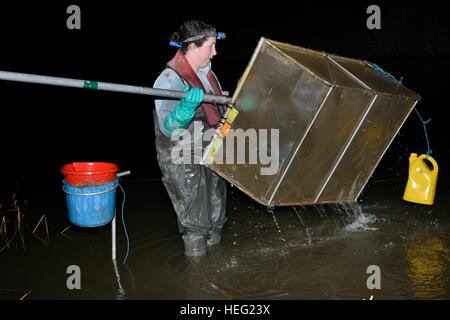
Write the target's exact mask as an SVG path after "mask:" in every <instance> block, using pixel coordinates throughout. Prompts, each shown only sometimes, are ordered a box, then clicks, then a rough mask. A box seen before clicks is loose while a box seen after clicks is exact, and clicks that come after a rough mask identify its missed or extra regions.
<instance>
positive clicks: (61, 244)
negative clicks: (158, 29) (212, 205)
mask: <svg viewBox="0 0 450 320" xmlns="http://www.w3.org/2000/svg"><path fill="white" fill-rule="evenodd" d="M122 185H123V187H124V189H125V190H126V205H125V221H126V226H127V229H128V235H129V238H130V251H129V254H128V258H127V263H126V265H124V264H123V263H122V260H123V259H124V257H125V254H126V249H127V242H126V238H125V234H124V232H123V227H122V224H121V220H120V219H118V225H117V228H118V232H117V255H118V260H117V264H116V265H115V264H113V262H112V260H111V226H110V225H108V226H105V227H102V228H95V229H82V228H76V227H74V226H71V227H70V228H68V229H67V230H66V231H64V232H63V233H61V232H62V231H63V230H64V229H66V228H67V227H69V226H70V223H69V221H68V219H67V210H66V207H65V205H66V204H65V198H64V197H65V195H64V193H63V192H62V191H61V189H60V186H59V185H56V184H54V185H52V186H51V187H44V188H40V189H39V188H38V189H33V190H34V193H33V196H32V198H31V199H30V200H29V202H28V206H29V208H31V209H29V210H28V211H27V214H26V215H25V217H24V219H23V221H22V223H23V225H22V233H23V238H24V242H22V241H21V240H20V237H19V236H18V235H17V234H16V238H15V239H14V240H13V241H12V242H11V246H10V248H5V249H4V250H3V251H2V252H0V268H1V272H0V298H2V299H20V298H23V299H358V300H361V299H369V298H370V297H371V296H372V298H373V299H449V298H450V281H449V270H448V266H449V262H450V215H449V210H448V199H449V197H448V196H449V194H448V192H447V191H446V190H448V189H445V188H441V192H439V193H438V195H437V197H436V203H435V205H434V206H422V205H416V204H413V203H407V202H404V201H402V199H401V195H402V192H403V188H404V181H401V180H398V179H397V180H396V179H393V180H389V179H388V180H371V183H369V185H368V187H367V188H366V190H365V191H364V193H363V195H362V196H361V198H360V199H359V202H358V203H356V204H339V205H322V206H305V207H277V208H275V210H274V211H273V212H271V211H268V210H267V208H265V207H263V206H260V205H259V204H257V203H255V202H254V201H253V200H251V199H250V198H249V197H248V196H246V195H245V194H243V193H242V192H240V191H239V190H238V189H236V188H231V187H229V195H230V196H229V201H228V209H227V214H228V222H227V224H226V226H225V228H224V230H223V240H222V243H221V244H220V245H218V246H216V247H212V248H211V250H209V251H208V254H207V256H205V257H201V258H197V259H192V258H186V257H185V256H184V255H183V245H182V241H181V238H180V236H179V235H178V234H177V226H176V220H175V214H174V212H173V211H172V208H171V204H170V201H169V198H168V196H167V195H166V193H165V190H164V188H163V187H162V184H161V183H160V182H159V181H128V182H127V181H123V182H122ZM117 198H118V202H117V203H118V209H120V204H121V199H122V196H121V194H120V192H119V191H118V196H117ZM19 203H21V202H19ZM23 205H25V204H23ZM6 208H7V203H5V202H4V206H3V208H2V210H6ZM23 210H25V209H23ZM118 212H120V211H118ZM43 214H45V215H46V217H47V222H48V226H49V236H50V241H49V242H48V243H46V234H45V228H44V225H43V224H42V225H40V226H39V227H38V229H37V230H36V231H35V235H37V236H39V237H40V238H41V239H39V238H37V237H35V236H33V235H32V234H31V232H32V231H33V228H34V226H35V225H36V223H37V221H38V220H39V218H40V217H42V215H43ZM27 215H29V216H28V217H27ZM10 217H11V215H10ZM118 217H119V218H121V216H120V215H119V216H118ZM10 219H11V221H13V220H14V219H13V218H10ZM8 228H9V229H8V232H9V233H11V231H12V229H13V228H14V225H13V224H12V223H9V224H8ZM10 236H11V235H10ZM3 240H4V239H2V241H3ZM2 247H3V245H2ZM70 265H77V266H79V267H80V270H81V289H80V290H69V289H68V288H67V286H66V281H67V278H68V277H69V276H70V274H67V273H66V270H67V267H68V266H70ZM371 265H376V266H378V267H379V268H380V270H381V282H380V284H381V289H379V290H377V289H374V290H369V289H368V287H367V284H366V282H367V279H368V278H369V276H370V275H371V274H368V273H367V268H368V267H369V266H371Z"/></svg>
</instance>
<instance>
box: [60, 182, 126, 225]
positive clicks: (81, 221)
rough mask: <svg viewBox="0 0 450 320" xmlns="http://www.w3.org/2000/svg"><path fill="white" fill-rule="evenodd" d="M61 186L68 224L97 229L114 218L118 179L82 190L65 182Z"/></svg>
mask: <svg viewBox="0 0 450 320" xmlns="http://www.w3.org/2000/svg"><path fill="white" fill-rule="evenodd" d="M63 184H64V186H63V190H64V192H65V193H66V199H67V209H68V211H69V220H70V222H72V223H73V224H75V225H77V226H80V227H99V226H103V225H105V224H108V223H109V222H111V220H112V219H113V218H114V214H115V211H116V188H117V184H118V179H116V180H115V181H113V182H110V183H106V184H102V185H100V186H93V187H84V188H78V187H74V186H72V185H70V184H68V183H67V182H66V181H65V180H63Z"/></svg>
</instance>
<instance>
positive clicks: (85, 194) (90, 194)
mask: <svg viewBox="0 0 450 320" xmlns="http://www.w3.org/2000/svg"><path fill="white" fill-rule="evenodd" d="M118 185H119V184H118V183H116V184H115V185H114V186H112V187H111V188H109V189H107V190H103V191H99V192H93V193H74V192H69V191H67V190H66V188H64V186H63V187H62V189H63V191H64V192H65V193H67V194H71V195H74V196H96V195H99V194H103V193H107V192H110V191H112V190H114V189H115V188H117V186H118Z"/></svg>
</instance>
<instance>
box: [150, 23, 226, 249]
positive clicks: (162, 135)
mask: <svg viewBox="0 0 450 320" xmlns="http://www.w3.org/2000/svg"><path fill="white" fill-rule="evenodd" d="M219 35H220V34H219ZM217 38H218V34H217V32H216V30H215V29H214V28H213V27H212V26H210V25H208V24H206V23H204V22H201V21H194V20H191V21H186V22H184V23H183V24H182V25H181V26H180V27H179V29H178V31H177V32H175V33H174V34H173V35H172V36H171V39H170V40H171V44H172V45H175V46H177V47H179V49H178V51H177V53H176V54H175V56H174V57H173V59H172V60H170V61H169V62H168V63H167V66H166V68H165V69H164V70H163V72H162V73H161V74H160V76H159V77H158V79H156V81H155V83H154V85H153V87H155V88H161V89H171V90H184V91H187V96H186V98H183V99H181V100H180V101H173V100H155V106H156V110H155V136H156V150H157V157H158V163H159V167H160V169H161V173H162V181H163V183H164V186H165V187H166V190H167V192H168V193H169V196H170V199H171V200H172V204H173V206H174V209H175V212H176V214H177V218H178V227H179V231H180V233H181V234H182V238H183V241H184V247H185V251H184V252H185V255H187V256H202V255H205V254H206V248H207V246H212V245H215V244H218V243H219V242H220V240H221V230H222V227H223V225H224V223H225V221H226V218H225V206H226V184H225V181H224V180H223V179H221V178H220V177H219V176H217V175H216V174H215V173H213V172H212V171H210V170H209V169H208V168H206V167H204V166H202V165H200V164H198V163H199V161H198V159H195V156H197V158H198V155H199V154H200V155H201V154H202V153H201V152H200V153H199V152H198V150H197V152H195V150H194V147H197V148H202V149H203V148H204V147H205V143H204V142H203V139H202V137H201V136H200V137H198V135H194V126H195V127H196V128H197V129H198V127H201V128H202V131H203V132H204V131H205V130H206V129H208V128H211V127H215V126H217V123H218V121H219V120H220V117H221V113H222V112H223V110H222V108H221V106H216V105H214V104H209V103H202V99H203V95H204V93H212V94H217V95H221V94H222V91H221V88H220V84H219V82H218V80H217V78H216V76H215V75H214V73H213V72H212V70H211V59H212V58H213V57H214V56H215V55H216V54H217V52H216V48H215V44H216V40H217ZM177 129H186V130H187V131H188V132H189V133H190V136H191V137H194V138H195V137H196V136H197V138H196V139H197V140H198V141H193V140H194V139H191V140H190V141H189V142H188V143H189V144H190V154H189V155H188V156H189V159H192V158H194V161H182V163H179V162H177V163H175V162H174V159H173V158H172V149H173V148H174V147H179V144H182V143H184V144H186V141H185V140H181V141H178V139H173V140H176V141H172V139H171V137H172V135H177V134H179V132H180V131H179V130H177ZM183 156H184V159H186V155H183Z"/></svg>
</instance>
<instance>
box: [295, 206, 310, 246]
mask: <svg viewBox="0 0 450 320" xmlns="http://www.w3.org/2000/svg"><path fill="white" fill-rule="evenodd" d="M292 209H293V210H294V212H295V214H296V215H297V217H298V219H299V220H300V222H301V223H302V225H303V226H304V227H305V233H306V244H307V245H311V243H312V239H311V233H310V230H311V228H310V227H308V226H307V225H306V224H305V222H304V221H303V219H302V217H301V215H300V212H299V210H297V208H295V207H292Z"/></svg>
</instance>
